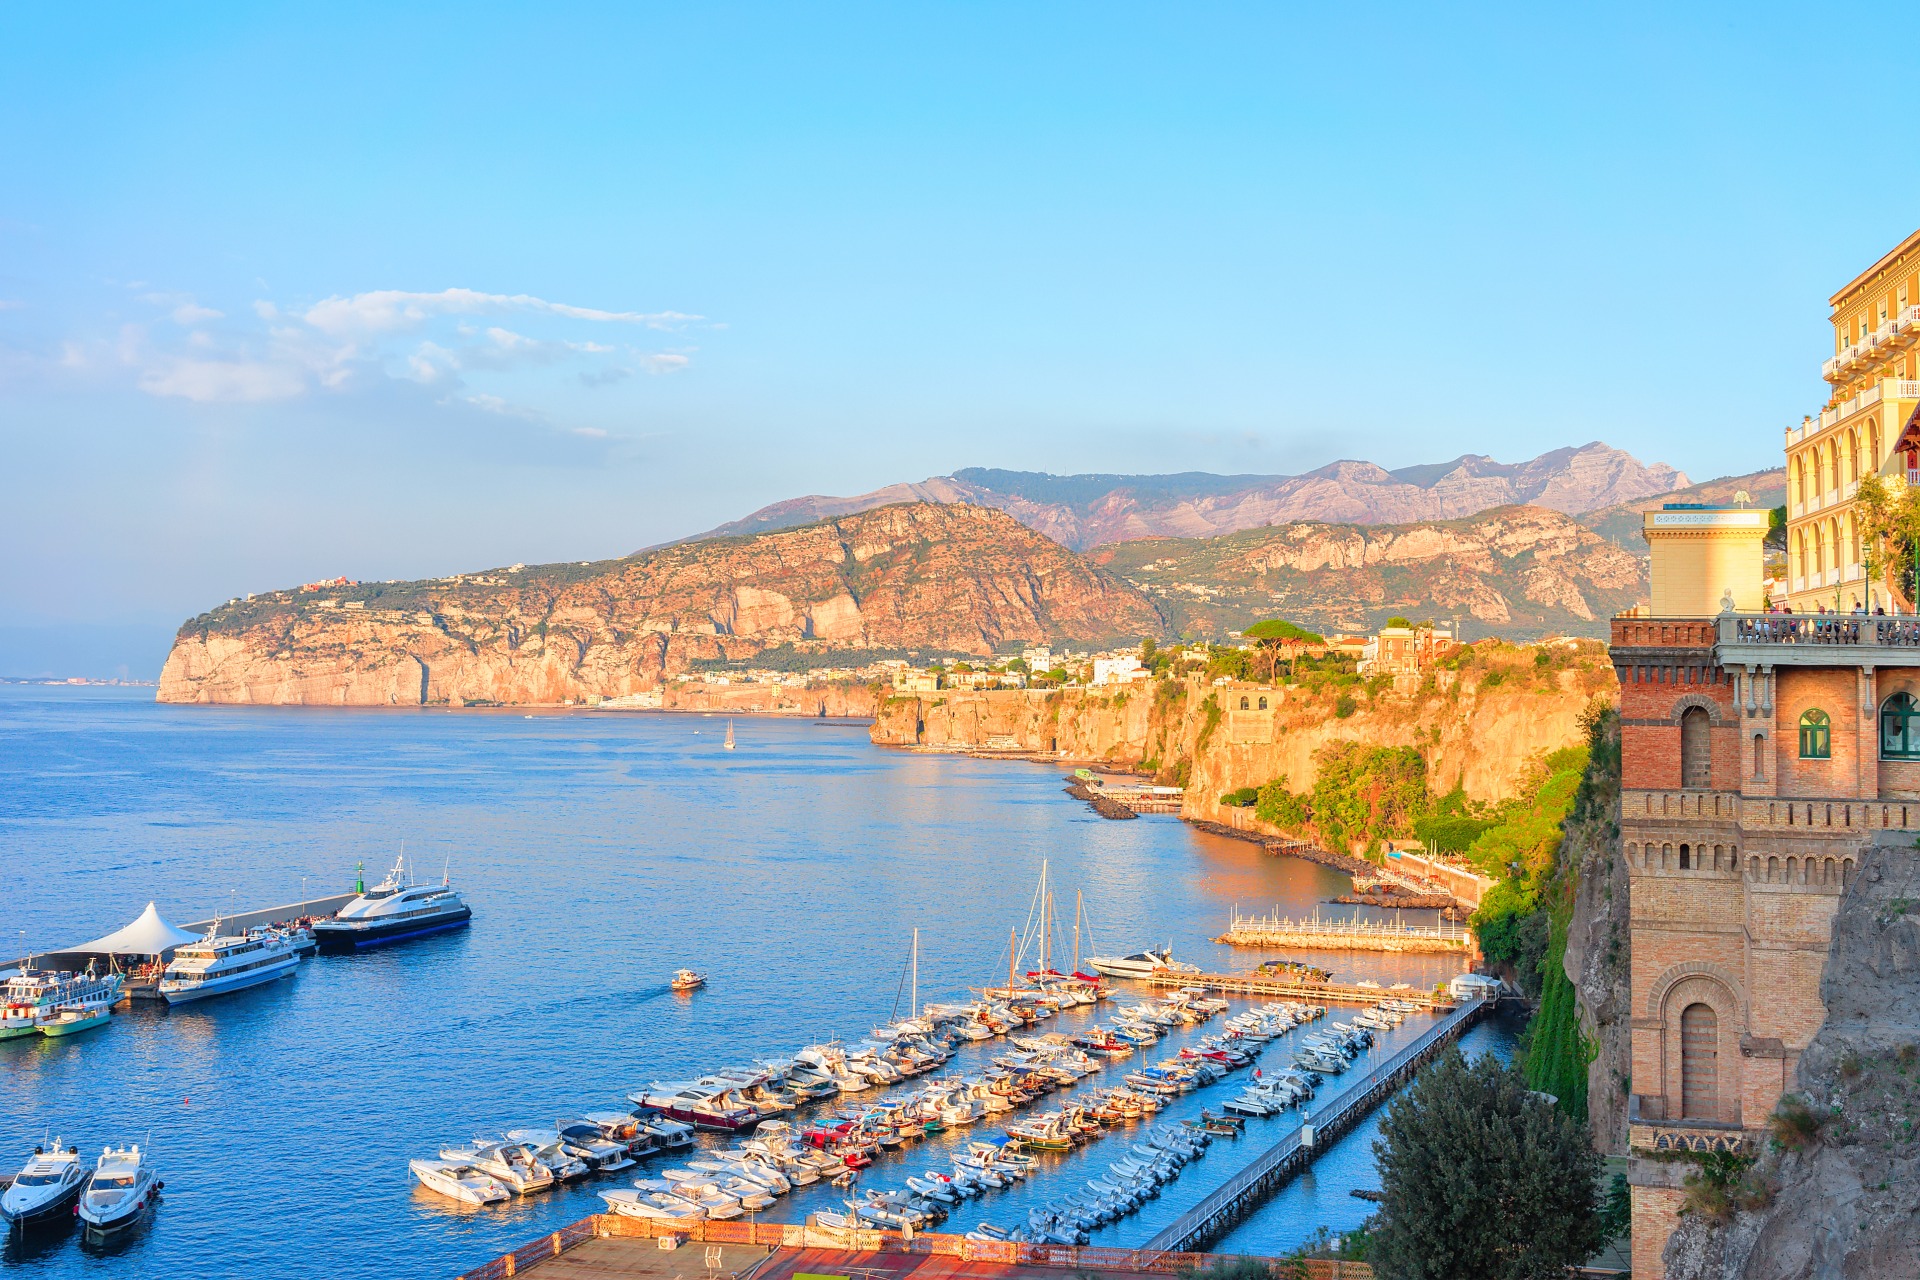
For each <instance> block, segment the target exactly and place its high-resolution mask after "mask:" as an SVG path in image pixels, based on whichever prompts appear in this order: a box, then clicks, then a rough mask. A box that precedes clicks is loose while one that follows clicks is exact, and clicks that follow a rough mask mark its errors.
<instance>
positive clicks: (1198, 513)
mask: <svg viewBox="0 0 1920 1280" xmlns="http://www.w3.org/2000/svg"><path fill="white" fill-rule="evenodd" d="M1688 483H1689V481H1688V479H1687V477H1686V476H1685V475H1684V474H1683V473H1681V472H1679V471H1677V470H1675V469H1674V468H1672V467H1669V466H1667V465H1666V464H1664V463H1657V462H1656V463H1644V462H1641V461H1640V460H1638V459H1637V458H1635V457H1633V456H1632V455H1631V454H1629V453H1626V452H1624V451H1622V450H1619V449H1615V448H1612V447H1611V446H1609V445H1605V444H1602V443H1600V442H1598V441H1595V442H1594V443H1592V444H1587V445H1582V446H1580V447H1579V448H1566V449H1555V450H1553V451H1552V452H1549V453H1543V454H1541V455H1540V456H1539V457H1537V458H1534V459H1532V460H1530V461H1527V462H1519V463H1501V462H1495V461H1494V460H1493V459H1492V458H1489V457H1485V456H1483V455H1478V454H1465V455H1462V456H1461V457H1458V458H1455V459H1454V460H1453V461H1451V462H1437V463H1430V464H1427V465H1424V466H1414V467H1402V468H1400V469H1399V470H1396V471H1389V470H1387V469H1385V468H1384V467H1380V466H1377V465H1375V464H1374V463H1371V462H1352V461H1345V462H1335V463H1331V464H1329V465H1327V466H1324V467H1321V468H1319V469H1318V470H1316V471H1309V472H1307V473H1305V474H1304V475H1297V476H1259V475H1239V476H1221V475H1213V474H1210V473H1208V472H1202V471H1189V472H1181V473H1178V474H1175V475H1157V476H1126V475H1071V476H1056V475H1048V474H1046V473H1044V472H1037V471H1000V470H992V469H987V468H980V467H970V468H967V469H966V470H963V471H956V472H954V473H953V474H952V475H950V476H933V477H931V478H929V479H926V480H922V481H920V482H919V483H917V484H892V485H888V486H886V487H885V488H881V489H875V490H873V491H872V492H871V493H863V494H859V495H857V496H854V497H847V498H834V497H823V496H820V495H809V496H807V497H802V498H790V499H788V500H786V501H784V502H776V503H774V504H772V505H771V506H766V507H762V508H761V509H760V510H758V511H755V512H753V513H752V514H751V515H748V516H745V517H743V518H741V519H739V520H735V521H732V522H730V523H728V524H723V525H721V526H720V527H719V528H717V529H713V530H711V531H709V532H708V533H705V534H701V535H699V537H701V538H712V537H737V536H741V535H746V534H754V533H765V532H767V531H769V530H773V529H785V528H791V527H793V526H795V525H802V524H811V523H813V522H814V521H816V520H823V519H829V518H832V517H835V516H843V515H851V514H853V513H855V512H860V511H870V510H872V509H874V508H875V507H883V506H891V505H894V504H897V503H902V502H936V503H970V504H972V505H974V506H982V507H998V508H999V509H1000V510H1002V511H1005V512H1008V513H1009V514H1011V515H1012V516H1014V517H1015V518H1016V519H1018V520H1019V521H1020V523H1022V524H1024V525H1026V526H1027V527H1028V528H1030V529H1036V530H1038V531H1039V532H1041V533H1044V534H1045V535H1047V537H1049V538H1051V539H1053V540H1054V541H1055V542H1058V543H1060V544H1061V545H1062V546H1066V547H1072V548H1073V549H1074V550H1076V551H1085V550H1088V549H1089V548H1092V547H1097V546H1102V545H1104V544H1106V543H1110V542H1126V541H1131V540H1134V539H1139V538H1207V537H1215V536H1218V535H1220V534H1226V533H1237V532H1239V531H1240V530H1243V529H1257V528H1262V527H1265V526H1268V525H1278V524H1285V523H1288V522H1290V521H1299V520H1311V521H1322V522H1334V523H1342V524H1404V523H1408V522H1411V521H1420V520H1457V519H1460V518H1462V517H1466V516H1471V515H1475V514H1477V513H1479V512H1482V511H1488V510H1491V509H1492V508H1494V507H1501V506H1511V505H1520V504H1524V505H1530V506H1537V507H1546V508H1548V509H1550V510H1554V511H1559V512H1562V513H1564V514H1567V515H1580V514H1583V513H1586V512H1590V511H1597V510H1601V509H1604V508H1608V507H1615V506H1619V505H1621V504H1623V503H1629V502H1632V501H1634V500H1636V499H1641V498H1648V497H1652V496H1654V495H1658V494H1665V493H1671V492H1672V491H1674V490H1676V489H1680V488H1683V487H1685V486H1686V485H1687V484H1688ZM692 540H694V539H690V541H692Z"/></svg>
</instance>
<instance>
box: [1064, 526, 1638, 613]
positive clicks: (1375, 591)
mask: <svg viewBox="0 0 1920 1280" xmlns="http://www.w3.org/2000/svg"><path fill="white" fill-rule="evenodd" d="M1092 558H1093V560H1094V561H1095V562H1096V563H1099V564H1103V565H1105V566H1107V567H1108V568H1110V569H1112V570H1113V571H1114V572H1115V573H1117V574H1119V575H1120V576H1121V577H1122V578H1124V579H1125V580H1126V581H1128V582H1130V583H1132V584H1133V585H1135V586H1137V587H1139V588H1140V589H1141V590H1143V591H1145V592H1147V593H1148V594H1149V595H1151V596H1153V597H1154V598H1155V600H1157V601H1158V602H1159V603H1160V606H1161V608H1162V610H1163V611H1164V612H1165V613H1166V614H1167V616H1168V618H1169V620H1170V621H1171V622H1172V624H1173V627H1174V630H1175V631H1178V632H1181V633H1183V634H1184V633H1185V632H1187V631H1189V630H1193V631H1197V632H1199V633H1201V634H1203V635H1204V634H1217V633H1219V632H1221V631H1224V630H1227V629H1236V630H1237V629H1239V628H1243V627H1245V626H1248V625H1250V624H1251V623H1253V622H1255V621H1257V620H1258V619H1260V618H1263V617H1272V616H1274V615H1276V614H1278V615H1281V616H1284V617H1286V618H1289V619H1292V620H1293V621H1295V622H1299V623H1302V624H1304V625H1307V626H1311V627H1313V628H1315V629H1317V630H1322V631H1352V632H1366V631H1369V630H1371V629H1372V628H1374V627H1377V626H1379V625H1380V624H1382V623H1384V622H1385V621H1386V620H1387V619H1388V618H1389V617H1391V616H1393V615H1395V614H1404V615H1406V616H1409V617H1412V618H1414V619H1416V620H1418V619H1422V618H1435V619H1439V620H1446V619H1451V618H1464V619H1472V620H1476V621H1478V622H1480V623H1482V624H1484V626H1483V628H1482V629H1480V630H1478V631H1475V632H1474V633H1473V634H1475V635H1484V634H1486V632H1487V631H1488V630H1492V631H1494V632H1495V633H1496V634H1498V635H1500V636H1502V637H1504V638H1507V639H1531V638H1536V637H1539V636H1541V635H1548V634H1557V635H1593V636H1596V637H1598V636H1604V635H1605V634H1606V628H1607V619H1608V618H1610V617H1611V616H1612V615H1613V614H1614V613H1615V612H1617V611H1618V610H1620V609H1622V608H1625V607H1627V606H1628V605H1631V604H1633V603H1634V602H1635V601H1637V600H1639V599H1640V598H1641V597H1642V596H1643V595H1644V593H1645V590H1646V575H1645V568H1644V564H1643V562H1642V561H1641V559H1640V557H1639V556H1637V555H1634V554H1631V553H1629V552H1628V551H1626V550H1624V549H1623V548H1621V547H1619V546H1617V545H1615V544H1614V543H1611V542H1608V541H1606V540H1605V539H1603V538H1601V537H1599V536H1598V535H1597V534H1594V533H1592V532H1591V531H1589V530H1587V529H1583V528H1581V527H1580V526H1579V525H1578V524H1577V523H1575V522H1574V521H1573V520H1572V519H1571V518H1570V517H1568V516H1564V515H1561V514H1560V513H1559V512H1557V511H1549V510H1546V509H1545V508H1542V507H1503V508H1500V509H1498V510H1494V511H1488V512H1484V513H1482V514H1480V515H1478V516H1475V517H1473V518H1472V519H1469V520H1449V521H1438V522H1429V523H1422V524H1410V525H1355V524H1318V523H1306V524H1289V525H1276V526H1275V527H1273V528H1271V529H1250V530H1248V531H1246V532H1244V533H1235V534H1229V535H1227V536H1225V537H1219V538H1208V539H1163V540H1155V541H1147V542H1125V543H1120V544H1118V545H1115V546H1110V547H1102V548H1101V549H1100V550H1098V551H1096V552H1094V553H1093V555H1092Z"/></svg>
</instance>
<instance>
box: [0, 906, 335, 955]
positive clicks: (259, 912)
mask: <svg viewBox="0 0 1920 1280" xmlns="http://www.w3.org/2000/svg"><path fill="white" fill-rule="evenodd" d="M353 899H354V895H353V894H351V893H336V894H331V895H329V896H327V897H324V898H308V899H306V900H304V901H301V902H288V903H283V904H281V905H280V906H277V907H259V908H256V909H254V910H252V911H240V912H235V913H234V914H233V915H222V916H220V917H219V920H220V927H221V929H222V930H231V931H233V932H234V933H244V932H246V931H247V930H248V929H251V928H253V927H255V926H256V925H263V924H280V923H281V922H282V921H286V920H298V919H300V917H302V916H330V915H332V914H333V913H334V912H336V911H338V910H339V909H340V908H341V907H344V906H346V905H347V904H348V903H349V902H352V901H353ZM179 927H180V928H182V929H185V930H186V931H187V932H188V933H197V934H205V933H206V931H207V930H208V929H211V928H212V927H213V920H212V919H211V918H209V919H206V920H195V921H192V922H190V923H188V924H183V925H180V926H179ZM170 955H171V951H169V952H166V953H163V954H162V955H161V957H160V958H161V959H163V960H164V959H167V958H168V957H169V956H170ZM29 959H31V960H32V961H33V967H34V968H36V969H54V970H60V969H66V970H72V971H75V972H78V971H80V970H83V969H85V968H86V967H87V962H88V961H89V960H96V961H105V960H106V959H107V957H105V956H103V955H99V954H97V953H95V952H90V951H75V950H72V949H67V950H59V951H36V952H34V953H33V954H32V956H30V957H29V956H19V957H16V958H14V959H12V960H0V970H7V969H24V968H25V967H26V965H27V961H28V960H29Z"/></svg>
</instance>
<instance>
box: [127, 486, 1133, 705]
mask: <svg viewBox="0 0 1920 1280" xmlns="http://www.w3.org/2000/svg"><path fill="white" fill-rule="evenodd" d="M1164 632H1165V623H1164V621H1163V619H1162V618H1161V617H1160V614H1159V612H1158V610H1157V609H1156V608H1155V606H1154V605H1153V603H1152V602H1151V601H1150V600H1148V599H1147V598H1146V597H1145V596H1144V595H1142V594H1141V593H1140V592H1139V591H1137V590H1135V589H1134V588H1132V587H1130V586H1128V585H1126V584H1125V583H1123V582H1121V581H1119V580H1118V579H1117V578H1115V577H1114V576H1113V575H1111V574H1110V573H1108V572H1106V571H1105V570H1103V569H1100V568H1098V567H1096V566H1093V565H1091V564H1089V563H1087V561H1086V560H1084V559H1083V558H1082V557H1080V556H1079V555H1077V554H1075V553H1074V552H1071V551H1069V550H1067V549H1066V548H1065V547H1062V546H1059V545H1057V544H1055V543H1052V542H1049V541H1047V540H1046V539H1045V538H1043V537H1040V536H1039V535H1038V534H1036V533H1034V532H1033V531H1032V530H1030V529H1028V528H1026V527H1025V526H1023V525H1021V524H1020V523H1019V522H1018V521H1016V520H1014V519H1013V518H1012V517H1010V516H1008V515H1006V514H1005V513H1003V512H1000V511H996V510H993V509H991V508H987V507H975V506H964V505H934V504H911V505H906V506H896V507H886V508H882V509H880V510H876V511H869V512H864V513H862V514H859V515H855V516H849V517H846V518H844V519H839V520H829V521H823V522H821V523H819V524H814V525H809V526H805V527H802V528H796V529H787V530H781V531H779V532H776V533H768V534H761V535H758V536H755V537H750V538H728V539H716V540H711V541H707V542H697V543H683V544H680V545H677V546H673V547H668V548H663V549H660V550H656V551H652V552H646V553H642V554H640V555H636V556H630V557H627V558H626V559H622V560H613V561H601V562H595V563H582V564H578V565H545V566H534V567H526V566H514V567H513V568H511V569H498V570H490V571H488V572H484V573H475V574H462V575H458V576H456V577H452V578H440V579H433V580H429V581H421V582H399V583H370V584H364V585H355V586H340V587H323V588H320V589H317V590H304V589H303V590H300V591H279V592H273V593H271V594H269V595H265V596H261V597H258V598H255V599H250V600H245V601H234V602H231V603H229V604H228V605H226V606H223V607H221V608H219V609H215V610H213V611H212V612H210V613H207V614H203V615H201V616H200V617H198V618H195V619H193V620H192V621H190V622H188V623H187V624H186V625H185V626H184V627H182V628H181V630H180V633H179V635H178V636H177V638H176V639H175V641H174V646H173V651H172V653H171V654H170V655H169V656H168V658H167V664H166V667H165V669H164V671H163V672H162V674H161V677H160V691H159V698H160V700H161V701H162V702H233V703H273V704H324V705H375V706H388V705H420V704H423V703H446V704H451V705H461V704H464V703H471V702H497V703H562V702H566V701H568V700H575V701H579V700H583V699H585V698H586V697H588V696H590V695H595V694H598V695H603V696H618V695H622V694H627V693H633V692H636V691H639V690H643V689H647V688H651V687H653V686H654V685H655V684H656V683H657V682H658V681H659V679H660V677H661V676H662V675H664V674H668V673H673V672H678V671H684V670H688V669H690V668H693V667H696V666H698V665H699V664H701V663H703V662H718V661H740V660H744V659H752V658H756V657H759V656H761V655H764V654H765V653H766V652H767V651H768V650H781V651H783V652H790V653H793V654H799V655H808V654H813V655H828V654H836V655H846V654H849V653H860V652H869V653H871V652H873V651H876V650H878V651H881V652H886V651H908V650H926V651H931V652H941V653H972V654H987V653H991V652H993V650H994V649H995V648H997V647H1002V646H1005V645H1007V644H1009V643H1014V642H1019V641H1043V640H1052V641H1056V642H1058V641H1072V642H1078V643H1087V644H1098V643H1101V642H1104V641H1109V640H1123V641H1133V642H1137V641H1138V640H1139V638H1140V637H1141V636H1143V635H1162V634H1164Z"/></svg>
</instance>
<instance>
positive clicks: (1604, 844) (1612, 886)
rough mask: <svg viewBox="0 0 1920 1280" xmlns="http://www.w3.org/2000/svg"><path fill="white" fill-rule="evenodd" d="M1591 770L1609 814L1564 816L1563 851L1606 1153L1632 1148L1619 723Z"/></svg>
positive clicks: (1593, 1122) (1592, 1111)
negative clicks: (1570, 875)
mask: <svg viewBox="0 0 1920 1280" xmlns="http://www.w3.org/2000/svg"><path fill="white" fill-rule="evenodd" d="M1606 750H1608V751H1610V752H1611V758H1610V759H1609V760H1605V761H1603V760H1601V759H1599V758H1598V755H1599V750H1598V749H1596V753H1595V754H1596V758H1595V760H1594V761H1593V765H1594V767H1593V768H1592V769H1591V770H1590V772H1589V775H1588V776H1589V777H1594V778H1598V779H1603V780H1604V781H1603V783H1602V785H1601V787H1600V789H1599V793H1598V794H1596V795H1595V797H1594V799H1595V800H1596V802H1597V804H1598V807H1599V809H1600V810H1601V812H1602V813H1603V814H1604V817H1599V818H1596V819H1593V820H1589V821H1585V822H1579V821H1570V822H1569V823H1568V824H1567V834H1566V842H1565V844H1563V845H1562V846H1561V858H1562V860H1563V861H1564V862H1565V863H1566V864H1567V865H1570V866H1571V867H1573V869H1574V881H1573V913H1572V915H1571V916H1570V917H1569V918H1568V921H1567V954H1566V958H1565V960H1564V962H1563V967H1564V968H1565V970H1566V974H1567V978H1568V980H1569V981H1571V982H1572V983H1573V989H1574V991H1575V993H1576V994H1577V995H1578V996H1579V1005H1580V1022H1581V1027H1580V1029H1581V1033H1582V1034H1583V1035H1585V1036H1586V1037H1587V1038H1588V1039H1589V1040H1590V1041H1592V1042H1593V1044H1594V1046H1595V1049H1596V1050H1597V1052H1596V1053H1595V1055H1594V1059H1593V1061H1592V1062H1590V1063H1588V1064H1587V1122H1588V1125H1589V1126H1590V1128H1591V1129H1592V1131H1593V1144H1594V1146H1595V1148H1597V1149H1598V1150H1599V1151H1600V1152H1601V1153H1602V1154H1605V1155H1624V1154H1626V1151H1627V1094H1628V1086H1629V1083H1630V1081H1631V1080H1632V1077H1633V1031H1632V1017H1633V997H1632V991H1631V987H1630V976H1631V975H1630V972H1629V969H1628V958H1629V955H1630V941H1631V934H1630V933H1629V932H1628V926H1629V924H1630V923H1631V919H1630V915H1631V913H1630V911H1629V903H1628V885H1627V860H1626V859H1625V858H1624V857H1622V856H1621V851H1620V727H1619V722H1618V720H1615V721H1614V722H1613V724H1612V727H1611V729H1610V731H1609V736H1608V738H1607V740H1606Z"/></svg>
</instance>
